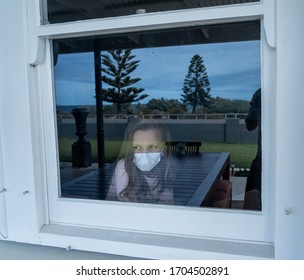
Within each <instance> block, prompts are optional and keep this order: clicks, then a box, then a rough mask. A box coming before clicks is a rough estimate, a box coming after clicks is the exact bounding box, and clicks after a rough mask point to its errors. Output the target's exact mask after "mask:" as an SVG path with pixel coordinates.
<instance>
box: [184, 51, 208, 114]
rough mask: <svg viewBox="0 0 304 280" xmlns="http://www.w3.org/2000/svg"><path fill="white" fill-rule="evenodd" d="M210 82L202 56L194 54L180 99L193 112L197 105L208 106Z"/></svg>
mask: <svg viewBox="0 0 304 280" xmlns="http://www.w3.org/2000/svg"><path fill="white" fill-rule="evenodd" d="M209 92H210V83H209V78H208V74H207V70H206V67H205V65H204V61H203V58H202V57H201V56H200V55H198V54H196V55H194V56H193V57H192V59H191V61H190V65H189V68H188V73H187V75H186V77H185V80H184V86H183V94H182V95H181V96H182V98H181V101H182V102H183V104H185V105H186V106H191V107H192V113H195V111H196V109H197V107H198V106H203V107H208V106H209V104H210V103H211V95H210V93H209Z"/></svg>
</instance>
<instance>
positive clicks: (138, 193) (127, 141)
mask: <svg viewBox="0 0 304 280" xmlns="http://www.w3.org/2000/svg"><path fill="white" fill-rule="evenodd" d="M166 141H170V139H169V134H168V131H167V130H166V129H165V128H164V127H162V126H159V125H158V124H157V123H155V122H152V121H145V120H133V121H132V122H130V123H129V125H128V127H127V130H126V133H125V137H124V142H123V147H122V151H121V155H120V158H121V157H123V158H122V159H120V160H119V161H118V162H117V164H116V167H115V170H114V174H113V176H112V180H111V185H110V188H109V192H108V195H107V199H108V200H120V201H129V202H144V203H159V204H174V198H173V188H172V184H170V183H171V182H173V180H174V168H173V160H172V157H171V155H169V154H168V153H166V149H165V143H166Z"/></svg>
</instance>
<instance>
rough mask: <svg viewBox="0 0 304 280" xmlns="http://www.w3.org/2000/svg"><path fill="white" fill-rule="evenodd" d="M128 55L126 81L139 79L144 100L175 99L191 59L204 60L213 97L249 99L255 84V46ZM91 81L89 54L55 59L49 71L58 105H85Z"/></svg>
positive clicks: (257, 49) (169, 49) (140, 51)
mask: <svg viewBox="0 0 304 280" xmlns="http://www.w3.org/2000/svg"><path fill="white" fill-rule="evenodd" d="M133 54H135V55H136V59H137V60H140V63H139V66H138V68H137V69H136V71H134V72H133V73H132V77H139V78H141V81H140V82H138V83H137V84H136V86H138V87H143V88H145V90H146V93H147V94H149V95H150V96H149V98H147V99H145V101H148V100H149V99H151V98H161V97H165V98H175V99H180V95H181V93H182V87H183V82H184V79H185V76H186V74H187V71H188V67H189V64H190V60H191V58H192V57H193V55H195V54H199V55H201V56H202V58H203V60H204V65H205V67H206V69H207V73H208V76H209V80H210V84H211V95H212V96H214V97H216V96H220V97H224V98H231V99H233V98H237V99H246V100H249V99H250V98H251V95H252V93H253V92H254V91H255V90H256V89H257V88H258V87H260V83H261V81H260V80H261V78H260V77H261V73H260V68H261V66H260V63H261V62H260V42H259V41H246V42H232V43H217V44H203V45H190V46H175V47H162V48H146V49H136V50H134V51H133ZM94 79H95V74H94V56H93V53H81V54H68V55H61V56H59V60H58V63H57V65H56V67H55V81H56V96H57V100H58V102H59V100H60V102H62V103H69V102H84V103H83V104H84V105H85V104H91V103H92V95H95V93H94V88H95V81H94ZM92 92H93V93H92ZM86 98H87V99H86ZM70 105H73V103H71V104H70Z"/></svg>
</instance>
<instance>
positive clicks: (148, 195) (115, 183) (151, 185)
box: [106, 159, 174, 204]
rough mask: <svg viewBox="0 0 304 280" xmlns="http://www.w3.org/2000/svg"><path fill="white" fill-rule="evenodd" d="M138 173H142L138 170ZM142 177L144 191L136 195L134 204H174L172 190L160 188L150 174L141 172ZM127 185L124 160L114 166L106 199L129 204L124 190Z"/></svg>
mask: <svg viewBox="0 0 304 280" xmlns="http://www.w3.org/2000/svg"><path fill="white" fill-rule="evenodd" d="M138 172H142V171H139V170H138ZM142 175H143V178H144V180H145V184H144V185H145V188H146V189H145V190H144V192H143V194H142V195H140V194H139V195H138V198H137V201H136V202H148V203H157V204H174V197H173V189H171V188H166V187H163V186H161V184H160V180H159V178H157V177H156V176H153V175H151V172H142ZM128 183H129V175H128V173H127V171H126V168H125V159H121V160H119V161H118V162H117V164H116V167H115V171H114V174H113V176H112V179H111V185H110V188H109V191H108V194H107V198H106V199H107V200H119V201H129V202H131V201H132V200H131V199H130V198H129V193H128V192H127V190H126V188H127V186H128Z"/></svg>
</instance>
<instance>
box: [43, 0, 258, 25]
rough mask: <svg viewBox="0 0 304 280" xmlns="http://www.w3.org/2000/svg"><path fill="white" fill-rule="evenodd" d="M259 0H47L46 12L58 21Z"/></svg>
mask: <svg viewBox="0 0 304 280" xmlns="http://www.w3.org/2000/svg"><path fill="white" fill-rule="evenodd" d="M259 1H260V0H220V1H219V0H197V1H189V0H186V1H185V0H165V1H164V0H153V1H151V0H123V1H122V0H120V1H115V0H110V1H100V0H82V1H70V0H47V14H48V22H50V23H59V22H69V21H76V20H85V19H94V18H105V17H118V16H126V15H135V14H142V13H154V12H163V11H170V10H182V9H193V8H201V7H212V6H221V5H231V4H242V3H251V2H259Z"/></svg>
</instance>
